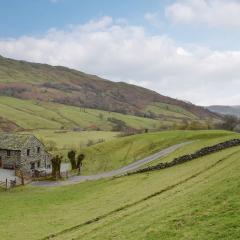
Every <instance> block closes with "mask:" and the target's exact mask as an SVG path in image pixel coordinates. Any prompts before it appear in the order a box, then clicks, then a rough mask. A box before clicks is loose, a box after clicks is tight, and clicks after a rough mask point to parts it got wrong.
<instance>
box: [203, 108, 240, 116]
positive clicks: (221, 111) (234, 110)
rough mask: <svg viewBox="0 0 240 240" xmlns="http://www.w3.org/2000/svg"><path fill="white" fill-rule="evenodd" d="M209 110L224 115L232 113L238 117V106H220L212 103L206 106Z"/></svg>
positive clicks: (239, 111) (239, 113)
mask: <svg viewBox="0 0 240 240" xmlns="http://www.w3.org/2000/svg"><path fill="white" fill-rule="evenodd" d="M207 108H208V109H209V110H210V111H212V112H215V113H218V114H225V115H233V116H237V117H240V106H221V105H213V106H209V107H207Z"/></svg>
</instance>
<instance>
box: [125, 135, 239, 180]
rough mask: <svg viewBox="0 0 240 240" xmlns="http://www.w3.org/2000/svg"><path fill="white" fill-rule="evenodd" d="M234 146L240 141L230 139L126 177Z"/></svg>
mask: <svg viewBox="0 0 240 240" xmlns="http://www.w3.org/2000/svg"><path fill="white" fill-rule="evenodd" d="M236 146H240V139H232V140H229V141H226V142H222V143H219V144H216V145H213V146H210V147H205V148H202V149H201V150H199V151H197V152H195V153H193V154H188V155H184V156H181V157H177V158H175V159H173V160H172V161H171V162H166V163H159V164H157V165H155V166H149V167H146V168H143V169H140V170H137V171H135V172H132V173H128V175H132V174H137V173H144V172H150V171H156V170H161V169H165V168H169V167H173V166H175V165H178V164H182V163H185V162H189V161H191V160H193V159H196V158H200V157H203V156H206V155H209V154H212V153H215V152H219V151H221V150H224V149H227V148H231V147H236Z"/></svg>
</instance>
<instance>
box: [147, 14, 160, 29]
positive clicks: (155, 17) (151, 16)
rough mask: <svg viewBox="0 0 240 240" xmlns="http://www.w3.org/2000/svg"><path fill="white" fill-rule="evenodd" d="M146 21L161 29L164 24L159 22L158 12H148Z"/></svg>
mask: <svg viewBox="0 0 240 240" xmlns="http://www.w3.org/2000/svg"><path fill="white" fill-rule="evenodd" d="M144 18H145V20H147V21H148V22H149V23H150V24H151V25H152V26H154V27H157V28H160V27H162V23H161V21H160V20H159V13H157V12H154V13H152V12H148V13H146V14H145V15H144Z"/></svg>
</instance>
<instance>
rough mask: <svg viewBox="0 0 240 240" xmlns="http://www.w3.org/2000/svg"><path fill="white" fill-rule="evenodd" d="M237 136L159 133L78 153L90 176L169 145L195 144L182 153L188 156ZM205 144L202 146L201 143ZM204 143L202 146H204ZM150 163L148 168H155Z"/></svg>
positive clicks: (105, 144) (126, 139) (113, 142)
mask: <svg viewBox="0 0 240 240" xmlns="http://www.w3.org/2000/svg"><path fill="white" fill-rule="evenodd" d="M235 136H239V135H238V134H235V133H232V132H227V131H163V132H154V133H147V134H138V135H134V136H129V137H123V138H116V139H113V140H112V141H109V142H106V143H100V144H97V145H94V146H92V147H88V148H84V149H82V150H81V152H83V153H84V154H85V155H86V159H85V160H84V165H83V174H93V173H99V172H106V171H110V170H113V169H118V168H120V167H122V166H125V165H127V164H130V163H132V162H134V161H136V160H139V159H141V158H144V157H146V156H149V155H151V154H153V153H155V152H157V151H160V150H162V149H164V148H167V147H169V146H171V145H174V144H178V143H182V142H186V141H196V142H194V143H193V144H192V145H191V148H188V147H187V146H186V147H185V148H184V149H183V150H182V152H181V150H179V152H177V154H181V153H183V151H185V149H188V150H189V151H190V152H191V151H193V150H194V149H198V148H200V147H201V146H202V145H206V144H213V143H214V142H218V141H222V140H224V139H226V138H230V139H231V138H234V137H235ZM205 141H206V142H205ZM205 143H206V144H205ZM155 163H156V162H155V161H154V162H153V163H152V164H155Z"/></svg>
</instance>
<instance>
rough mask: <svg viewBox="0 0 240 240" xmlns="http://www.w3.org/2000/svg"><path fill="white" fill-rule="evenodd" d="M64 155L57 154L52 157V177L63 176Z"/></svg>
mask: <svg viewBox="0 0 240 240" xmlns="http://www.w3.org/2000/svg"><path fill="white" fill-rule="evenodd" d="M62 158H63V157H62V156H59V155H56V156H54V157H53V158H52V159H51V162H52V177H53V178H54V179H55V180H57V179H58V178H61V163H62Z"/></svg>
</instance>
